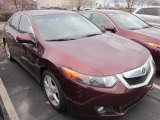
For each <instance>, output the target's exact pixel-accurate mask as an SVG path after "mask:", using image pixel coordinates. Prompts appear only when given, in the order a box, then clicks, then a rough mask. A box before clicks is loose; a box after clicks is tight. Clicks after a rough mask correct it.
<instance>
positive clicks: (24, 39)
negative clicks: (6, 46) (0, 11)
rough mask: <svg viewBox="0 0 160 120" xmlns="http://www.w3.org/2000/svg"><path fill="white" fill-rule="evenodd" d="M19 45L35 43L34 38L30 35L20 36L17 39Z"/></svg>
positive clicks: (23, 34)
mask: <svg viewBox="0 0 160 120" xmlns="http://www.w3.org/2000/svg"><path fill="white" fill-rule="evenodd" d="M16 40H17V41H18V42H19V43H33V41H32V36H31V35H30V34H28V33H22V34H19V35H18V36H17V38H16Z"/></svg>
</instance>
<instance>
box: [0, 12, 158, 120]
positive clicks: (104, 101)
mask: <svg viewBox="0 0 160 120" xmlns="http://www.w3.org/2000/svg"><path fill="white" fill-rule="evenodd" d="M17 14H20V15H24V16H27V17H28V19H29V20H30V23H31V25H32V27H33V32H34V35H35V37H36V40H35V41H34V44H33V43H19V42H17V40H16V39H15V38H17V36H18V38H20V39H22V38H23V39H25V40H29V39H30V37H29V36H28V34H23V33H22V34H21V35H19V34H20V33H19V31H18V30H15V29H13V28H12V27H11V26H10V20H11V19H12V18H11V19H10V20H9V21H8V22H7V23H6V25H5V27H4V34H3V36H4V38H3V40H4V43H6V42H7V43H8V44H9V48H10V50H11V51H10V52H11V55H12V57H13V58H14V59H15V60H16V61H18V62H19V63H20V64H21V65H22V66H23V67H24V68H26V70H28V71H29V72H30V73H31V74H32V75H33V76H34V77H35V78H36V79H37V80H38V81H39V82H40V83H41V82H42V73H43V71H44V70H49V71H51V72H52V73H53V74H54V75H55V76H56V78H57V79H58V81H59V82H60V85H61V87H62V89H63V92H64V95H65V100H66V104H67V108H68V110H70V111H71V112H73V113H75V114H77V115H80V116H83V117H89V118H95V119H99V118H108V117H117V116H122V115H124V114H125V113H126V112H127V111H128V109H129V108H130V107H132V106H133V105H134V104H136V103H137V102H138V101H140V100H141V99H142V98H143V96H144V95H145V94H146V93H147V92H148V91H149V90H150V89H151V88H152V84H153V81H154V78H155V75H154V74H153V75H152V76H151V78H150V82H149V83H148V84H147V85H145V86H142V87H139V88H134V89H133V88H132V89H129V88H127V87H126V86H125V85H124V84H123V83H122V82H121V81H120V80H119V81H118V83H117V84H116V85H115V86H114V87H112V88H98V87H91V86H88V85H85V84H81V83H79V82H76V81H73V80H71V79H68V78H67V77H66V76H65V74H64V73H63V70H62V67H66V68H70V69H72V70H74V71H77V72H80V73H83V74H85V75H93V76H99V77H100V76H109V75H115V74H121V73H124V72H127V71H131V70H133V69H137V68H139V67H141V66H143V65H144V64H145V63H146V61H147V60H148V59H149V57H150V56H151V55H150V52H149V51H148V50H147V49H146V48H145V47H143V46H141V45H139V44H137V43H135V42H132V41H129V40H126V39H124V38H122V37H119V36H117V35H114V34H112V33H107V34H102V35H97V36H92V37H83V38H80V39H77V40H70V41H53V42H48V41H45V40H43V38H42V37H41V35H40V32H39V30H38V27H37V26H36V24H35V22H34V20H33V16H35V15H48V14H61V15H63V14H77V13H74V12H67V11H66V12H65V11H51V10H50V11H48V10H46V11H45V10H44V11H38V12H37V11H24V12H19V13H16V14H15V15H17ZM153 73H154V71H153ZM96 106H105V107H112V108H113V110H112V111H111V112H108V113H105V114H98V113H97V112H96V109H95V107H96Z"/></svg>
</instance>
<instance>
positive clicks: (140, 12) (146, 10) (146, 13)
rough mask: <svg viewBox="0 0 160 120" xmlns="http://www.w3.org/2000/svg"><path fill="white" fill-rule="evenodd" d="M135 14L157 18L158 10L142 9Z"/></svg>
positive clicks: (159, 12)
mask: <svg viewBox="0 0 160 120" xmlns="http://www.w3.org/2000/svg"><path fill="white" fill-rule="evenodd" d="M137 14H144V15H153V16H159V15H160V10H159V9H158V8H142V9H140V10H139V11H138V12H137Z"/></svg>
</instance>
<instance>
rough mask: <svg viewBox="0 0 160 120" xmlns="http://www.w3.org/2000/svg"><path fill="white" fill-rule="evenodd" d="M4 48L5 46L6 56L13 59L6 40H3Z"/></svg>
mask: <svg viewBox="0 0 160 120" xmlns="http://www.w3.org/2000/svg"><path fill="white" fill-rule="evenodd" d="M4 48H5V51H6V54H7V58H8V59H9V60H10V61H13V60H14V59H13V58H12V55H11V53H10V49H9V46H8V43H7V42H6V41H5V42H4Z"/></svg>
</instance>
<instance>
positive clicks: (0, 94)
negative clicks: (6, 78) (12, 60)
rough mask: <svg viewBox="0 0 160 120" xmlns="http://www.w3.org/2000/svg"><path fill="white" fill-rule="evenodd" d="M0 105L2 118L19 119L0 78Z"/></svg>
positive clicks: (5, 119) (8, 119)
mask: <svg viewBox="0 0 160 120" xmlns="http://www.w3.org/2000/svg"><path fill="white" fill-rule="evenodd" d="M0 107H1V112H2V114H3V117H4V120H19V117H18V115H17V113H16V111H15V108H14V106H13V104H12V102H11V100H10V97H9V95H8V93H7V91H6V89H5V86H4V85H3V82H2V80H1V78H0Z"/></svg>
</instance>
